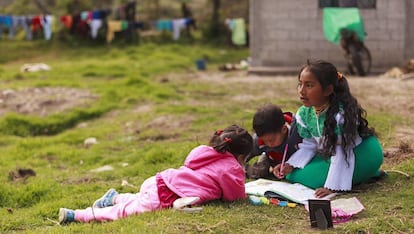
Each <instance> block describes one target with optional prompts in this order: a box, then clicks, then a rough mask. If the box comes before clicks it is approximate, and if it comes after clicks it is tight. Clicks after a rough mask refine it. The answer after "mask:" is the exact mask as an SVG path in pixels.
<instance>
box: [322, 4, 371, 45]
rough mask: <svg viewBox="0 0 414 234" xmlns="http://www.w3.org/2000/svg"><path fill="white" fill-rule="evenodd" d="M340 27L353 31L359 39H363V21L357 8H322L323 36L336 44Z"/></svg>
mask: <svg viewBox="0 0 414 234" xmlns="http://www.w3.org/2000/svg"><path fill="white" fill-rule="evenodd" d="M342 28H347V29H351V30H353V31H355V32H356V33H357V35H358V37H359V39H360V40H361V41H364V39H365V30H364V22H363V20H362V17H361V15H360V14H359V9H358V8H340V7H325V8H323V33H324V35H325V38H326V39H327V40H328V41H330V42H333V43H335V44H337V45H338V44H339V40H340V30H341V29H342Z"/></svg>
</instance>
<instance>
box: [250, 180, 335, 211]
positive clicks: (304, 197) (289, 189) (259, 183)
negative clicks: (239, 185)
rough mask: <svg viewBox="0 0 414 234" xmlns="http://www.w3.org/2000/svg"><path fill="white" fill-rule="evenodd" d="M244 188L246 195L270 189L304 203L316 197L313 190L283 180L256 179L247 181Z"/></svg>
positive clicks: (330, 196) (260, 194)
mask: <svg viewBox="0 0 414 234" xmlns="http://www.w3.org/2000/svg"><path fill="white" fill-rule="evenodd" d="M245 188H246V194H248V195H256V196H264V195H265V192H267V191H271V192H274V193H276V194H278V195H280V196H281V197H284V198H286V199H287V200H290V201H293V202H296V203H300V204H304V205H306V204H307V203H308V200H309V199H318V198H316V197H315V190H313V189H311V188H308V187H306V186H304V185H302V184H298V183H295V184H292V183H288V182H283V181H274V180H267V179H258V180H254V181H250V182H247V183H246V184H245ZM335 195H336V194H335V193H333V194H330V195H328V196H326V197H323V198H320V199H328V200H330V199H331V198H332V197H334V196H335Z"/></svg>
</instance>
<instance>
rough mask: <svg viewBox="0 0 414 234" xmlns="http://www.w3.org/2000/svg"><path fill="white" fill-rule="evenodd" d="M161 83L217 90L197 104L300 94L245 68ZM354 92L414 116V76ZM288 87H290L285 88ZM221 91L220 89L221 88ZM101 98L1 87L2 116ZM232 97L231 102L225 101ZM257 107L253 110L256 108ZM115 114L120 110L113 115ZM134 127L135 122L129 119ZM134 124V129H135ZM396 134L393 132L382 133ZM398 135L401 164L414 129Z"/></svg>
mask: <svg viewBox="0 0 414 234" xmlns="http://www.w3.org/2000/svg"><path fill="white" fill-rule="evenodd" d="M160 79H161V80H160V82H163V83H164V82H176V83H178V84H180V83H186V82H191V83H194V84H196V85H211V84H213V85H214V87H220V89H218V88H214V90H208V89H206V90H205V91H203V92H204V93H202V95H203V96H205V97H206V98H202V99H197V98H194V99H186V100H185V102H191V104H193V105H207V106H209V105H217V106H219V104H218V103H217V101H214V100H212V99H209V98H208V96H214V95H220V92H230V90H231V89H233V88H234V89H236V88H237V90H243V92H240V93H238V94H233V95H232V96H231V98H230V101H231V102H234V103H235V104H239V105H243V104H244V103H245V102H246V101H248V100H262V99H263V100H269V101H272V100H280V99H284V100H287V99H294V98H295V97H297V94H296V89H295V86H296V83H297V78H296V76H255V75H248V74H247V73H246V72H245V71H235V72H189V73H187V74H184V75H183V74H170V75H167V76H164V77H162V78H160ZM347 79H348V82H349V85H350V87H351V91H352V93H353V94H354V96H356V97H357V99H358V101H359V102H360V104H361V105H362V106H363V107H364V108H365V109H369V110H375V111H378V112H381V111H386V112H391V113H394V114H395V115H400V116H404V117H406V118H407V119H409V120H413V119H414V99H413V93H412V91H413V90H414V79H406V80H401V79H395V78H386V77H382V76H369V77H364V78H360V77H347ZM284 87H285V88H284ZM217 90H218V91H217ZM96 99H98V96H97V95H96V94H93V93H91V92H90V91H88V90H82V89H75V88H64V87H43V88H26V89H21V90H10V89H8V90H0V116H1V115H4V114H5V113H7V112H16V113H19V114H25V115H35V116H48V115H51V114H55V113H60V112H62V111H65V110H70V109H73V108H76V107H85V106H88V105H89V104H91V103H92V102H93V101H95V100H96ZM226 101H229V100H226ZM151 109H152V104H144V105H142V106H139V107H135V108H134V109H133V110H132V111H133V112H137V113H139V112H147V111H149V110H151ZM253 111H254V110H253ZM112 114H115V115H116V113H112ZM191 121H193V119H191V118H188V119H182V118H181V119H177V117H174V116H159V117H158V118H155V119H154V120H153V121H152V122H150V123H147V125H146V126H134V127H132V126H129V127H128V129H130V130H131V129H134V131H139V130H142V129H145V128H162V129H164V131H165V129H173V128H177V127H180V126H185V125H186V124H187V123H189V122H191ZM130 124H131V125H135V124H134V123H130ZM131 127H132V128H131ZM382 134H391V133H382ZM392 134H393V136H387V137H391V138H394V139H395V143H394V146H393V147H388V148H387V149H385V151H386V152H385V156H386V157H385V160H386V162H387V161H388V162H389V163H391V164H398V163H399V162H400V161H401V160H404V159H407V158H410V157H412V156H413V155H414V153H413V150H412V149H413V148H414V145H413V144H414V127H413V126H412V125H408V126H405V125H401V126H399V127H397V129H396V131H395V133H392Z"/></svg>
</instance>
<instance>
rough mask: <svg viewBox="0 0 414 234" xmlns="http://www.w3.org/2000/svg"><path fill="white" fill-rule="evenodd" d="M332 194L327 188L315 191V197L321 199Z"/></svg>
mask: <svg viewBox="0 0 414 234" xmlns="http://www.w3.org/2000/svg"><path fill="white" fill-rule="evenodd" d="M332 193H334V192H333V191H331V190H329V189H327V188H318V189H316V191H315V197H317V198H322V197H325V196H328V195H329V194H332Z"/></svg>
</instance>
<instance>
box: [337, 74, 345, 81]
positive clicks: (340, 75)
mask: <svg viewBox="0 0 414 234" xmlns="http://www.w3.org/2000/svg"><path fill="white" fill-rule="evenodd" d="M337 74H338V80H340V79H342V78H344V75H342V73H340V72H337Z"/></svg>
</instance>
